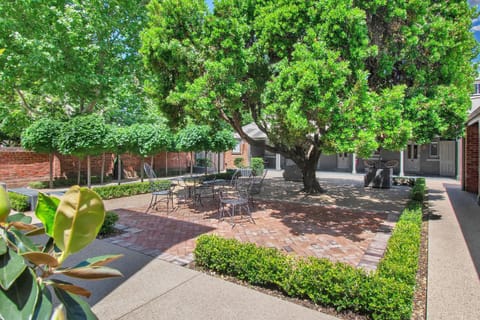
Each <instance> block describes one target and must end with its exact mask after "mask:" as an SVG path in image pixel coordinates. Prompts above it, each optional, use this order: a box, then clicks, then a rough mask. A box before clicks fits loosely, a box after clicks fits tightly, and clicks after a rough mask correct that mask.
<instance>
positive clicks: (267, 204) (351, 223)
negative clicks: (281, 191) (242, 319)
mask: <svg viewBox="0 0 480 320" xmlns="http://www.w3.org/2000/svg"><path fill="white" fill-rule="evenodd" d="M216 207H217V206H216V202H215V201H213V200H211V201H210V203H205V204H204V206H202V207H198V208H196V209H195V208H193V207H192V206H191V205H190V206H188V205H185V204H180V205H178V206H177V208H176V209H175V210H174V211H173V212H170V213H169V214H168V215H167V213H166V210H161V209H160V210H159V211H150V212H149V213H147V214H146V213H144V212H145V209H146V206H143V207H138V208H133V209H116V210H115V211H116V212H117V213H118V214H119V217H120V219H119V222H118V224H117V226H119V227H120V228H122V229H124V231H125V233H123V234H121V235H119V236H116V237H112V238H108V239H107V241H109V242H111V243H114V244H117V245H120V246H124V247H128V248H130V249H133V250H137V251H141V252H143V253H145V254H147V255H150V256H154V257H159V258H160V259H164V260H168V261H171V262H174V263H177V264H181V265H184V264H187V263H189V262H191V261H192V260H193V249H194V247H195V239H196V238H197V237H198V236H200V235H201V234H205V233H212V234H218V235H221V236H223V237H226V238H236V239H238V240H240V241H243V242H253V243H256V244H258V245H260V246H265V247H275V248H277V249H280V250H282V251H284V252H287V253H290V254H296V255H300V256H315V257H325V258H328V259H330V260H332V261H342V262H346V263H349V264H351V265H353V266H360V267H363V268H365V269H367V270H374V269H375V268H376V265H377V263H378V261H379V260H380V258H381V257H382V256H383V252H384V249H385V246H386V242H387V241H388V238H389V234H390V232H389V231H390V230H391V228H392V227H393V225H394V222H395V221H396V219H397V215H395V214H392V213H390V214H389V213H384V212H376V211H365V210H357V209H346V208H339V207H335V206H319V205H311V204H310V205H309V204H300V203H293V202H286V201H280V200H276V201H265V200H260V201H257V202H256V203H255V207H254V210H253V213H252V214H253V217H254V220H255V223H252V222H251V221H250V220H249V219H248V218H247V217H245V216H244V217H243V218H242V217H240V216H236V217H235V218H234V220H233V222H234V223H235V224H234V226H233V227H232V220H231V219H230V218H226V219H224V220H219V219H218V213H217V208H216Z"/></svg>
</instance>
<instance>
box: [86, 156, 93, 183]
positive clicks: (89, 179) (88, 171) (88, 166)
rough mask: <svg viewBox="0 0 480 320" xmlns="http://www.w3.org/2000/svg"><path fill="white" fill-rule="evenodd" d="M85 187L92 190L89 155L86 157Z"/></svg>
mask: <svg viewBox="0 0 480 320" xmlns="http://www.w3.org/2000/svg"><path fill="white" fill-rule="evenodd" d="M87 187H88V189H91V188H92V166H91V164H90V155H88V156H87Z"/></svg>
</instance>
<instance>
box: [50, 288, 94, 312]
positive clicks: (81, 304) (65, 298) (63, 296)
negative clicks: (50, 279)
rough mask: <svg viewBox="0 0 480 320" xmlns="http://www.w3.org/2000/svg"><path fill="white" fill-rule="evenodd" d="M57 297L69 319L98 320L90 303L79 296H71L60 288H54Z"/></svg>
mask: <svg viewBox="0 0 480 320" xmlns="http://www.w3.org/2000/svg"><path fill="white" fill-rule="evenodd" d="M54 290H55V295H56V296H57V298H58V299H59V300H60V302H61V303H62V304H63V306H64V308H65V313H66V314H67V317H66V318H67V319H83V320H96V319H98V318H97V316H95V314H94V313H93V312H92V310H91V309H90V306H89V305H88V303H86V302H85V301H84V300H83V299H82V298H80V297H78V296H77V295H74V294H71V293H69V292H67V291H65V290H62V289H60V288H58V287H54Z"/></svg>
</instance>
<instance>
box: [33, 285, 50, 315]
mask: <svg viewBox="0 0 480 320" xmlns="http://www.w3.org/2000/svg"><path fill="white" fill-rule="evenodd" d="M40 287H41V291H40V292H39V294H38V301H37V306H36V308H35V313H34V314H33V319H38V320H42V319H48V318H49V317H50V315H51V314H52V310H53V304H52V294H51V293H50V290H48V288H47V287H46V286H45V285H40Z"/></svg>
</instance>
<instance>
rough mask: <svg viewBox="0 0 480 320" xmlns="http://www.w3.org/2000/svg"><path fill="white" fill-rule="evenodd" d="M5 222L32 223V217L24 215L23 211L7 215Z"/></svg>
mask: <svg viewBox="0 0 480 320" xmlns="http://www.w3.org/2000/svg"><path fill="white" fill-rule="evenodd" d="M7 222H23V223H27V224H28V223H32V217H29V216H26V215H25V214H23V213H16V214H12V215H9V216H8V218H7Z"/></svg>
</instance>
